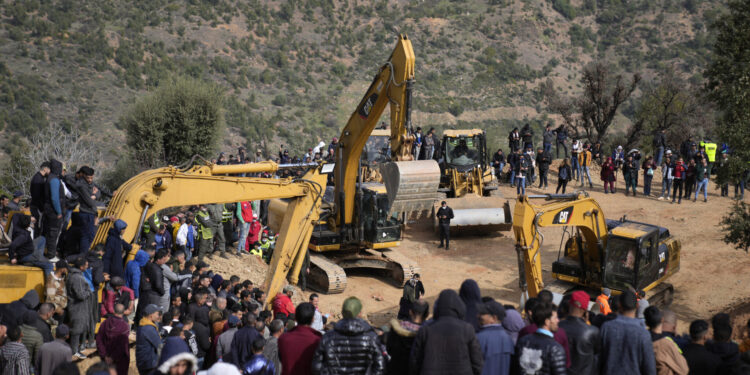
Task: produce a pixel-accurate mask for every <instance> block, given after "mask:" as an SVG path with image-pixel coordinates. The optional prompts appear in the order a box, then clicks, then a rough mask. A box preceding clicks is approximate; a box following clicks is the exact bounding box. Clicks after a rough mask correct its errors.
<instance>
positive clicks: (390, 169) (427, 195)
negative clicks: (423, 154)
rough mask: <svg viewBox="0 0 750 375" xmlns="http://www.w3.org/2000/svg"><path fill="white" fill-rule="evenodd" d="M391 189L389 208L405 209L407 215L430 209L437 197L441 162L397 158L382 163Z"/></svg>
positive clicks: (418, 214) (394, 209) (385, 178)
mask: <svg viewBox="0 0 750 375" xmlns="http://www.w3.org/2000/svg"><path fill="white" fill-rule="evenodd" d="M380 174H381V175H382V176H383V183H384V184H385V189H386V191H387V192H388V202H389V207H390V210H389V212H403V213H405V214H406V216H407V217H408V216H411V214H412V213H416V214H417V217H419V216H421V214H422V213H429V212H430V211H431V210H432V206H433V204H434V203H435V200H437V189H438V186H439V185H440V166H438V163H437V162H436V161H434V160H419V161H397V162H389V163H385V164H383V165H382V166H381V167H380Z"/></svg>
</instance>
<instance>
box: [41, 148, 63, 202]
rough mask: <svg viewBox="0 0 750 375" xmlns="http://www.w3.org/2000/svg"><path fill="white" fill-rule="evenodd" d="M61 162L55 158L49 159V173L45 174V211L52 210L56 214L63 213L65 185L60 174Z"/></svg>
mask: <svg viewBox="0 0 750 375" xmlns="http://www.w3.org/2000/svg"><path fill="white" fill-rule="evenodd" d="M62 169H63V166H62V163H60V162H59V161H58V160H56V159H52V160H50V174H49V176H47V185H45V191H44V195H45V197H46V202H45V204H44V209H45V211H46V212H54V213H55V214H56V215H63V214H65V203H66V202H65V187H64V186H63V183H62V180H61V178H60V176H62Z"/></svg>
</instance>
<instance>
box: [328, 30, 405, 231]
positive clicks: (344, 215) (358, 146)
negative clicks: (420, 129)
mask: <svg viewBox="0 0 750 375" xmlns="http://www.w3.org/2000/svg"><path fill="white" fill-rule="evenodd" d="M413 81H414V50H413V49H412V46H411V41H410V40H409V39H408V38H407V37H406V35H400V36H399V39H398V43H397V44H396V48H395V49H394V50H393V52H392V53H391V56H390V58H389V59H388V62H387V63H385V65H383V66H382V67H381V68H380V71H379V72H378V74H377V75H376V76H375V78H374V79H373V81H372V83H371V84H370V87H369V88H368V89H367V93H365V96H364V97H363V98H362V100H361V101H360V103H359V105H357V109H356V110H355V111H354V112H353V113H352V115H351V117H349V121H348V123H347V124H346V127H344V129H343V131H342V132H341V137H339V146H338V149H337V150H336V167H335V169H334V181H335V199H336V206H337V209H336V215H335V223H334V226H335V227H336V229H345V228H346V227H347V226H349V225H351V224H352V222H353V220H354V202H355V195H356V194H355V193H356V185H357V178H356V177H357V175H358V168H359V158H360V155H361V154H362V149H363V148H364V147H365V144H366V143H367V138H368V137H369V136H370V133H372V130H373V129H375V126H376V125H377V123H378V120H379V119H380V116H381V114H382V113H383V111H384V110H385V107H386V105H388V104H390V107H391V126H392V130H391V134H392V136H391V149H392V154H393V155H396V157H397V159H399V160H411V159H410V158H411V152H410V150H411V142H413V137H412V138H409V135H408V130H409V129H408V127H409V126H410V123H411V120H410V114H409V113H410V105H411V87H412V84H413Z"/></svg>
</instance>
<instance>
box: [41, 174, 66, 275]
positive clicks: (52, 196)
mask: <svg viewBox="0 0 750 375" xmlns="http://www.w3.org/2000/svg"><path fill="white" fill-rule="evenodd" d="M49 163H50V174H49V175H48V176H47V183H46V184H45V185H44V190H45V192H44V196H45V201H44V208H43V210H44V220H43V221H42V225H43V230H42V232H44V237H45V238H46V240H47V257H48V258H51V259H50V262H52V263H55V262H57V261H58V260H59V259H58V258H57V241H58V240H59V239H60V232H61V231H62V225H63V216H64V215H65V203H66V198H65V185H63V183H62V177H63V176H64V173H63V165H62V163H61V162H59V161H58V160H56V159H52V160H50V162H49Z"/></svg>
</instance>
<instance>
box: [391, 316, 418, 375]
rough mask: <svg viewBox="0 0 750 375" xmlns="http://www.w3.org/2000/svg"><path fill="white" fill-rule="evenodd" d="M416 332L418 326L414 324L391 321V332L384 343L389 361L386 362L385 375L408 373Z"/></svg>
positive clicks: (405, 374)
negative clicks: (389, 357)
mask: <svg viewBox="0 0 750 375" xmlns="http://www.w3.org/2000/svg"><path fill="white" fill-rule="evenodd" d="M418 330H419V325H418V324H416V323H412V322H410V321H400V320H396V319H393V320H391V331H390V332H389V333H388V340H387V341H386V349H387V350H388V355H390V356H391V360H390V361H388V366H387V369H386V374H388V375H407V374H408V373H409V356H410V355H411V347H412V345H413V344H414V338H415V337H417V331H418Z"/></svg>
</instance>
